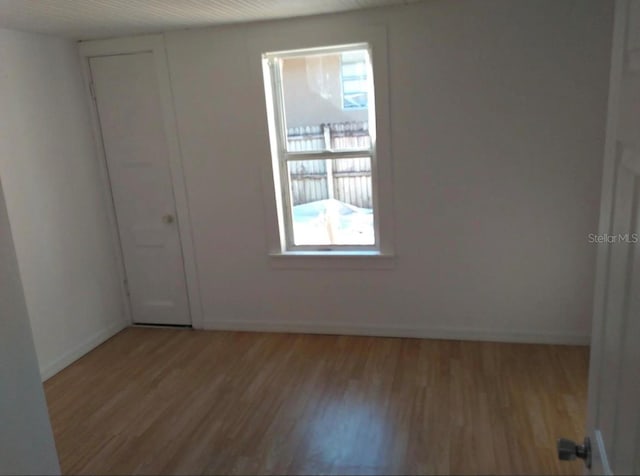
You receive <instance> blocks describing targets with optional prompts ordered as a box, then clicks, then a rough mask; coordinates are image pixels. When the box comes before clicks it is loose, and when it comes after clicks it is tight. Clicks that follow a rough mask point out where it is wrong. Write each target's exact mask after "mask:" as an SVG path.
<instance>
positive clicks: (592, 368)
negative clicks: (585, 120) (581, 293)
mask: <svg viewBox="0 0 640 476" xmlns="http://www.w3.org/2000/svg"><path fill="white" fill-rule="evenodd" d="M628 8H629V1H628V0H616V2H615V13H614V22H613V30H612V43H611V69H610V73H609V96H608V102H607V119H606V124H605V127H606V132H605V144H604V159H603V168H602V182H601V188H600V190H601V191H600V194H601V196H600V219H599V225H598V233H599V234H600V235H601V236H602V235H608V234H611V232H612V225H613V223H612V222H613V220H612V218H613V206H614V191H615V182H616V178H617V169H618V165H619V163H620V160H621V150H620V147H618V141H617V132H618V117H619V113H620V93H621V90H620V89H621V88H620V80H621V77H622V71H623V67H624V62H625V60H626V59H625V56H626V55H625V38H626V30H627V12H628ZM610 252H611V246H610V245H608V244H606V243H601V244H598V245H597V252H596V280H595V286H594V299H593V319H592V321H591V322H592V324H591V346H590V348H591V351H590V354H591V355H590V359H589V402H588V409H587V422H586V425H587V426H586V431H587V432H590V431H591V429H592V428H597V422H598V406H599V401H600V390H601V386H600V377H601V368H600V365H599V364H600V362H601V361H602V358H603V356H602V348H603V342H602V340H603V338H604V332H603V330H604V320H605V313H606V295H607V284H608V281H609V254H610ZM596 433H597V434H595V435H592V436H593V437H594V438H593V439H595V441H592V445H593V451H594V452H597V454H598V455H597V456H598V458H600V460H601V462H602V465H603V471H604V473H605V474H612V472H611V468H610V467H609V463H608V459H607V454H606V450H605V447H604V442H603V441H602V437H601V435H600V432H599V431H597V432H596Z"/></svg>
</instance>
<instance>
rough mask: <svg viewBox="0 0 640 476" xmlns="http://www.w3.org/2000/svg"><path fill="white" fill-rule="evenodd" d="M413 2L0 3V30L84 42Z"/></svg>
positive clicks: (1, 0)
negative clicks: (46, 35) (32, 33)
mask: <svg viewBox="0 0 640 476" xmlns="http://www.w3.org/2000/svg"><path fill="white" fill-rule="evenodd" d="M414 1H417V0H0V28H9V29H14V30H22V31H30V32H36V33H45V34H49V35H55V36H62V37H66V38H71V39H76V40H86V39H95V38H109V37H114V36H124V35H134V34H140V33H152V32H159V31H165V30H173V29H180V28H191V27H201V26H207V25H219V24H224V23H235V22H247V21H256V20H267V19H274V18H288V17H297V16H305V15H317V14H321V13H331V12H342V11H347V10H357V9H361V8H371V7H379V6H387V5H396V4H406V3H412V2H414Z"/></svg>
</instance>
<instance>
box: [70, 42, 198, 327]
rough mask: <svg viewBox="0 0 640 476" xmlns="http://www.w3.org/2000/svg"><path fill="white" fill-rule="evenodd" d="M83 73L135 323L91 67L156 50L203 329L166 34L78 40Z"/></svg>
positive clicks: (193, 304)
mask: <svg viewBox="0 0 640 476" xmlns="http://www.w3.org/2000/svg"><path fill="white" fill-rule="evenodd" d="M78 51H79V54H80V60H81V66H82V72H83V75H84V84H85V94H86V95H87V98H88V100H89V104H90V110H91V126H92V128H93V134H94V138H95V147H96V153H97V157H98V159H99V160H98V162H99V167H100V175H101V179H102V183H103V191H104V197H105V202H106V203H107V204H108V205H107V213H108V219H109V223H110V225H111V229H112V232H113V237H112V238H113V242H114V249H115V254H116V258H117V261H118V271H119V278H120V291H121V294H122V298H123V301H124V303H125V305H124V312H125V317H126V318H127V319H128V320H129V323H130V324H133V323H134V322H133V313H132V310H131V302H130V300H129V296H128V291H127V287H126V284H125V281H126V276H127V275H126V268H125V264H124V255H123V253H122V246H121V242H120V233H119V230H118V222H117V215H116V210H115V205H114V200H113V192H112V189H111V179H110V177H109V170H108V167H107V157H106V152H105V148H104V142H103V138H102V130H101V128H100V118H99V114H98V107H97V104H96V101H95V94H94V88H93V84H92V76H91V67H90V64H89V60H90V59H91V58H93V57H98V56H114V55H126V54H136V53H152V54H153V58H154V64H155V68H156V76H157V79H158V89H159V94H160V100H161V103H162V104H161V107H162V115H163V121H164V129H165V135H166V137H167V147H168V153H169V170H170V173H171V182H172V185H173V195H174V200H175V205H176V215H177V219H178V220H177V222H178V236H179V238H180V247H181V251H182V260H183V268H184V273H185V281H186V289H187V299H188V302H189V311H190V315H191V325H192V327H193V328H194V329H203V327H204V325H203V311H202V301H201V299H200V284H199V279H198V270H197V262H196V255H195V246H194V241H193V229H192V225H191V215H190V211H189V202H188V196H187V188H186V182H185V177H184V172H183V167H182V153H181V150H180V139H179V136H178V125H177V120H176V114H175V109H174V104H173V92H172V86H171V78H170V74H169V65H168V59H167V53H166V48H165V43H164V35H162V34H160V35H145V36H136V37H126V38H114V39H108V40H91V41H85V42H80V43H78Z"/></svg>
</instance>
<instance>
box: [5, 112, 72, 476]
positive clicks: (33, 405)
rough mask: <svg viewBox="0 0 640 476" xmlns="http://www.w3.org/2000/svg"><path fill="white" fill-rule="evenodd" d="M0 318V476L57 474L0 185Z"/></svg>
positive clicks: (52, 444) (44, 404)
mask: <svg viewBox="0 0 640 476" xmlns="http://www.w3.org/2000/svg"><path fill="white" fill-rule="evenodd" d="M0 124H3V125H4V121H2V122H0ZM0 316H2V318H1V319H0V422H2V424H0V474H59V472H60V467H59V465H58V455H57V454H56V447H55V443H54V441H53V433H52V432H51V424H50V423H49V415H48V413H47V406H46V402H45V398H44V392H43V391H42V384H41V383H40V373H39V371H38V361H37V358H36V353H35V349H34V347H33V339H32V337H31V330H30V328H29V318H28V316H27V309H26V306H25V301H24V294H23V292H22V286H21V284H20V275H19V272H18V264H17V261H16V254H15V250H14V247H13V242H12V239H11V229H10V227H9V220H8V219H7V211H6V208H5V202H4V195H3V194H2V187H1V185H0Z"/></svg>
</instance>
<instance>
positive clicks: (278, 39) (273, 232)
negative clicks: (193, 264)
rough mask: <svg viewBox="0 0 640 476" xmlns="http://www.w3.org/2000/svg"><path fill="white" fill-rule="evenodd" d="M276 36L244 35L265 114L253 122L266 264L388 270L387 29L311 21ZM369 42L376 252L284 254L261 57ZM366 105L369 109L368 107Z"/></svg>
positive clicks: (391, 244) (391, 242)
mask: <svg viewBox="0 0 640 476" xmlns="http://www.w3.org/2000/svg"><path fill="white" fill-rule="evenodd" d="M277 33H278V34H274V29H273V27H272V26H265V27H264V28H256V29H255V30H252V32H251V33H250V34H248V36H247V49H248V52H249V59H250V61H249V71H250V74H251V78H252V84H253V86H252V90H251V95H252V96H253V94H255V96H254V97H256V99H258V98H259V99H261V102H262V104H265V106H266V107H265V110H264V111H265V115H264V116H262V117H256V118H255V121H254V123H255V126H256V132H255V133H256V140H257V141H259V142H260V143H261V144H262V147H263V157H264V160H263V161H262V162H261V164H262V165H261V167H260V176H261V188H262V190H263V194H264V214H265V246H266V252H267V257H268V260H267V263H268V265H269V266H270V267H272V268H278V269H352V270H362V269H391V268H395V267H396V265H397V255H396V252H395V220H394V216H393V215H394V214H393V205H394V200H393V186H392V185H393V161H392V159H393V158H392V154H391V115H390V109H389V60H388V57H387V49H388V47H387V27H386V26H384V25H366V24H353V23H350V24H349V27H348V28H344V26H341V25H338V24H336V25H335V28H334V27H331V28H329V27H327V24H326V23H325V22H315V21H309V22H305V23H304V24H303V25H298V24H286V23H283V24H282V25H280V26H279V27H278V31H277ZM358 43H367V44H369V45H370V51H371V63H372V69H373V77H374V81H375V101H374V104H375V114H376V144H375V145H376V157H375V161H376V163H375V165H374V167H375V170H372V173H375V174H376V176H375V177H372V180H375V183H376V185H377V187H374V193H375V194H376V197H377V201H376V204H377V205H376V213H377V215H376V218H377V221H378V230H379V242H377V245H378V247H377V248H378V250H377V251H375V250H374V251H365V250H356V251H334V252H325V251H287V248H286V244H285V240H284V238H285V233H284V229H283V226H282V224H283V217H282V210H283V209H284V207H283V204H282V193H281V187H280V175H281V174H280V170H279V168H278V167H277V166H276V167H274V163H273V161H270V160H269V159H268V158H269V157H271V158H272V159H273V158H274V157H277V156H278V155H277V153H278V150H277V147H276V141H275V140H274V138H275V137H276V135H277V133H276V129H275V124H274V122H273V121H272V118H273V116H274V114H273V112H274V111H273V101H271V100H269V98H271V95H270V94H271V93H270V90H269V87H270V86H269V85H270V83H271V81H270V80H268V79H269V78H268V77H265V72H267V73H268V71H269V69H268V68H267V69H265V68H263V61H262V55H263V54H264V53H265V52H269V51H293V50H299V49H309V48H314V47H318V46H319V45H321V46H323V47H326V46H338V45H349V44H358ZM371 103H372V102H371V101H370V103H369V104H370V105H371Z"/></svg>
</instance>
